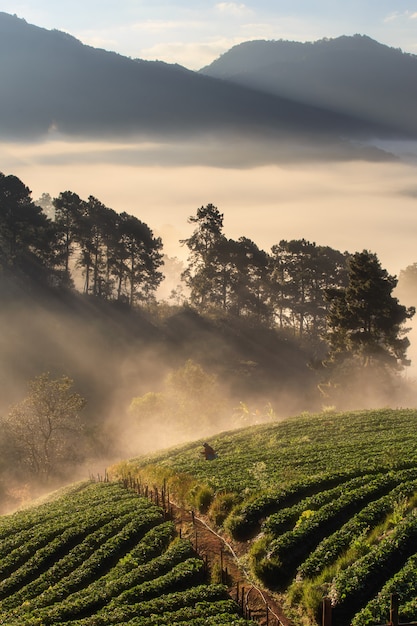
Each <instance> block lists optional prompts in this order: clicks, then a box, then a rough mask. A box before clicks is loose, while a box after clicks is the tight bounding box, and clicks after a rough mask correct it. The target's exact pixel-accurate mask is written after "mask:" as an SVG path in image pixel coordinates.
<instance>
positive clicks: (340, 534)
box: [112, 410, 417, 626]
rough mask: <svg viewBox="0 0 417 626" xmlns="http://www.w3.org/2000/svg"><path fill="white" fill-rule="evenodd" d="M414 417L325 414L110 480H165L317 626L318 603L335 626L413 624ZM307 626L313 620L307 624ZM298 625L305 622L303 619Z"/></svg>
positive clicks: (177, 454)
mask: <svg viewBox="0 0 417 626" xmlns="http://www.w3.org/2000/svg"><path fill="white" fill-rule="evenodd" d="M416 422H417V411H415V410H378V411H367V412H354V413H335V412H332V411H328V412H325V413H322V414H320V415H301V416H299V417H296V418H292V419H289V420H286V421H284V422H281V423H272V424H267V425H260V426H256V427H251V428H248V429H244V430H241V431H237V432H227V433H223V434H221V435H219V436H217V437H216V438H214V439H213V440H211V441H210V443H211V444H212V445H213V446H214V447H215V449H216V451H217V458H216V459H215V460H214V461H211V462H207V461H205V460H204V458H203V457H202V456H201V454H200V450H201V448H199V445H198V444H195V443H194V444H190V445H187V446H182V447H180V448H177V449H174V450H169V451H167V452H163V453H160V454H156V455H153V456H151V457H148V458H139V459H132V460H131V461H129V462H125V463H122V464H119V465H118V466H117V467H115V468H113V469H112V471H113V473H114V474H115V476H118V475H120V476H122V475H126V474H131V475H134V476H137V477H139V479H140V480H142V481H143V482H146V481H149V482H150V481H162V480H165V481H167V482H168V484H169V486H170V489H171V490H172V491H174V492H175V493H176V497H177V498H178V499H179V500H181V499H182V501H183V502H184V503H185V502H187V503H188V504H189V505H191V506H194V507H195V508H196V509H199V510H201V511H205V512H207V513H208V515H209V516H210V517H211V519H212V522H213V523H215V524H217V525H218V526H222V527H223V530H224V531H225V532H227V533H229V534H230V535H231V536H233V537H234V539H235V540H238V541H247V540H248V539H251V542H250V544H248V545H250V546H251V547H250V551H249V558H250V563H251V567H252V572H253V574H254V575H256V576H257V577H258V578H259V579H260V580H261V581H262V582H263V583H264V584H265V585H267V586H269V587H271V588H273V589H276V590H279V591H281V592H285V594H286V598H287V603H288V606H290V605H292V606H293V607H302V613H303V617H302V618H299V619H300V620H301V619H302V620H304V621H303V623H311V624H314V623H316V621H317V619H318V614H319V610H320V605H321V601H322V598H323V596H326V595H327V596H329V597H330V598H331V600H332V604H333V613H334V619H335V620H336V623H337V624H338V626H348V625H349V624H351V623H352V624H353V625H354V626H365V625H368V624H369V625H370V624H372V625H374V624H377V623H383V622H385V621H387V619H388V615H389V596H390V593H392V592H393V591H396V592H397V593H398V594H399V598H400V606H401V613H400V619H401V621H411V620H412V619H416V618H417V606H416V596H415V588H416V585H417V565H416V560H417V550H416V546H417V542H416V540H417V515H416V502H417V446H416V444H417V432H416ZM305 620H308V621H307V622H306V621H305ZM300 623H301V622H300Z"/></svg>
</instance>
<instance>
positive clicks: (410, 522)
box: [330, 511, 417, 619]
mask: <svg viewBox="0 0 417 626" xmlns="http://www.w3.org/2000/svg"><path fill="white" fill-rule="evenodd" d="M416 540H417V514H416V513H415V512H414V511H413V512H411V513H410V514H409V515H407V517H405V518H404V519H403V520H402V521H400V522H399V523H398V524H397V526H396V527H395V528H394V529H393V531H392V532H390V533H389V534H387V535H386V536H384V537H383V538H382V539H381V541H380V542H379V543H378V544H377V545H376V546H374V547H373V549H371V551H370V552H369V553H368V554H366V555H365V556H363V557H362V558H360V559H358V560H357V561H356V562H355V563H353V564H352V565H350V566H349V567H347V568H346V569H345V570H342V571H341V572H340V573H339V574H338V575H337V576H336V577H335V579H334V580H333V583H332V588H331V592H330V596H331V598H332V602H333V604H334V605H335V609H334V610H335V613H336V614H337V613H342V614H343V613H344V612H346V611H350V612H353V614H354V612H356V611H357V610H358V609H359V608H360V607H361V606H363V605H364V604H366V602H367V601H369V599H370V598H372V597H373V595H374V594H375V593H376V591H378V589H379V588H380V587H381V585H382V584H383V583H384V581H385V580H386V579H387V578H388V579H389V578H391V575H392V572H393V571H394V572H395V571H399V570H401V569H402V567H404V565H405V563H406V561H407V559H408V558H410V557H411V556H412V555H413V554H414V553H415V545H416ZM335 619H337V617H336V618H335Z"/></svg>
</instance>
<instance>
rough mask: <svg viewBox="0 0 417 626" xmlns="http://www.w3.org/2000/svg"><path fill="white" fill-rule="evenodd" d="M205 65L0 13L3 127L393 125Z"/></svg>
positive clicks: (261, 131)
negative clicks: (192, 67)
mask: <svg viewBox="0 0 417 626" xmlns="http://www.w3.org/2000/svg"><path fill="white" fill-rule="evenodd" d="M248 45H250V44H248ZM242 50H244V48H242ZM231 54H235V52H231ZM220 62H221V61H219V63H220ZM208 73H209V70H208V69H207V70H206V71H205V72H202V73H197V72H192V71H189V70H186V69H185V68H183V67H181V66H178V65H169V64H166V63H162V62H157V61H155V62H149V61H142V60H134V59H130V58H127V57H123V56H121V55H119V54H116V53H114V52H108V51H105V50H101V49H95V48H92V47H90V46H86V45H83V44H82V43H81V42H80V41H78V40H77V39H75V38H74V37H72V36H70V35H68V34H66V33H63V32H60V31H56V30H52V31H48V30H45V29H43V28H39V27H36V26H33V25H30V24H28V23H26V21H25V20H23V19H19V18H17V17H16V16H11V15H9V14H7V13H0V83H1V85H2V90H1V95H0V120H1V122H0V136H2V137H3V138H8V139H16V138H18V139H28V138H32V139H35V138H41V137H43V136H48V134H49V135H52V136H54V135H55V136H56V135H57V134H62V135H65V136H72V137H82V138H87V137H99V138H111V137H114V136H117V137H120V136H125V137H147V138H149V137H153V138H155V137H156V138H158V137H159V138H161V137H163V138H164V139H169V138H178V137H180V138H181V139H184V138H187V137H188V136H196V135H199V136H200V137H201V136H204V135H207V134H210V137H211V136H212V135H213V134H216V133H217V134H218V135H219V136H220V137H221V138H224V135H225V133H226V132H229V133H235V134H237V135H238V136H239V137H242V136H244V137H257V138H273V139H276V138H279V139H282V138H287V137H291V138H293V137H294V136H295V137H297V138H299V139H301V141H304V140H308V141H310V140H313V141H315V140H316V139H317V138H320V140H322V139H326V140H327V139H331V141H334V142H336V143H337V142H339V140H340V138H341V137H349V138H355V139H358V138H359V139H360V138H363V137H369V136H385V135H390V136H391V135H392V132H393V131H395V126H394V127H391V126H387V125H386V124H385V123H384V125H380V124H375V123H374V121H373V120H372V119H370V118H362V117H361V116H360V115H359V116H358V115H357V114H356V113H355V114H354V115H352V114H351V112H350V111H347V112H342V113H341V112H339V111H333V110H331V107H330V106H329V105H328V103H326V102H322V103H321V104H320V105H319V106H318V105H317V104H315V103H314V104H311V103H310V102H308V100H307V99H305V101H304V102H300V101H297V100H299V98H298V96H297V100H295V99H294V97H293V96H292V95H289V96H288V95H286V94H278V93H272V90H269V93H266V90H265V89H262V90H260V89H259V88H258V87H256V88H254V86H253V85H249V86H247V85H240V84H236V80H234V79H233V81H229V80H227V81H226V80H224V77H222V78H218V77H213V76H209V75H208Z"/></svg>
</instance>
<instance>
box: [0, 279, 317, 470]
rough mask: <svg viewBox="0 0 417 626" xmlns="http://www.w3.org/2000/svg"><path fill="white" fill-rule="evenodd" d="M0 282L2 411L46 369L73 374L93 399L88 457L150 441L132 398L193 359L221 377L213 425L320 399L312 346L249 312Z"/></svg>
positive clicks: (158, 427) (196, 429)
mask: <svg viewBox="0 0 417 626" xmlns="http://www.w3.org/2000/svg"><path fill="white" fill-rule="evenodd" d="M0 290H1V294H2V302H1V307H0V321H1V323H2V325H3V327H4V328H6V327H7V329H8V332H7V333H3V335H2V337H1V339H0V346H1V355H2V358H1V362H0V374H1V377H2V382H3V385H4V389H3V393H2V398H1V401H0V410H1V412H2V414H3V415H4V414H7V412H8V410H9V407H10V406H11V405H13V404H14V403H16V402H20V401H21V400H22V399H23V398H24V397H25V395H26V394H27V385H28V382H29V381H30V380H31V379H33V378H34V377H36V376H39V375H40V374H41V373H42V372H50V373H51V375H52V376H57V377H59V376H61V375H63V374H65V375H68V376H70V377H71V378H72V379H73V380H74V381H75V383H76V388H77V390H78V391H79V393H81V394H82V396H83V397H85V398H86V400H87V406H86V409H85V418H84V419H85V422H86V426H87V430H86V436H88V438H89V439H91V440H92V444H94V449H93V450H92V451H91V456H96V457H99V458H100V457H101V456H104V457H106V458H120V454H123V455H125V454H131V453H136V452H137V451H138V450H139V451H145V450H146V449H149V445H150V443H149V442H148V443H146V442H145V441H144V437H143V435H142V436H139V435H138V436H137V437H136V436H133V434H132V433H131V434H130V435H128V433H129V431H130V430H131V429H132V427H133V426H134V425H132V423H131V420H129V417H128V415H127V414H126V411H127V408H128V406H129V404H130V402H131V401H132V399H133V398H134V397H137V396H141V395H143V394H146V393H148V392H158V391H160V390H161V388H162V386H163V383H164V380H165V378H166V377H167V375H168V374H170V373H171V372H172V371H174V370H176V369H177V368H181V367H183V366H184V364H185V363H186V362H187V360H189V359H191V360H192V361H194V362H196V363H199V364H201V366H202V367H203V368H204V369H205V371H207V372H208V373H209V374H211V375H215V376H217V378H218V380H219V390H218V393H219V397H218V402H219V405H220V404H221V406H222V410H221V412H219V413H218V423H217V424H213V425H212V427H211V429H210V432H215V431H216V429H222V428H230V427H231V426H232V422H231V419H232V416H233V413H234V409H235V407H236V406H238V405H239V403H240V402H245V403H247V404H249V405H251V406H254V407H259V408H263V407H264V406H265V405H266V404H267V403H268V402H271V403H274V406H275V408H276V410H277V411H279V413H280V414H282V415H287V414H289V413H291V412H297V411H301V410H304V409H306V408H307V407H309V406H315V402H319V400H320V399H319V397H318V392H317V388H316V375H315V373H314V372H313V371H312V370H311V369H309V368H308V366H307V363H308V361H309V360H310V359H311V357H312V355H313V347H312V346H310V347H309V346H308V345H301V344H300V343H299V342H298V341H297V340H296V339H295V338H293V337H291V336H289V335H288V334H285V333H280V332H278V331H276V330H272V329H267V328H263V327H261V326H257V325H254V324H253V323H251V321H250V320H244V319H242V320H240V321H239V320H236V319H235V318H234V317H227V316H226V317H224V318H222V317H220V316H219V317H218V318H217V319H216V318H209V317H204V316H201V315H199V314H197V313H196V312H195V311H193V310H192V309H188V308H187V307H185V308H178V307H173V308H172V309H171V310H169V309H168V310H167V311H165V313H164V315H160V314H159V313H158V310H157V308H155V310H154V311H150V312H148V311H146V310H145V309H138V310H132V309H130V308H129V307H126V306H123V305H122V304H120V303H117V302H106V301H104V300H101V299H99V298H96V297H94V296H87V295H83V294H77V293H74V292H71V291H69V292H62V291H60V290H59V291H57V292H55V291H42V290H41V289H39V290H37V291H32V292H31V291H30V289H29V288H28V287H26V288H24V287H23V286H20V288H19V287H18V283H17V281H15V283H14V284H13V286H12V287H10V286H9V288H7V287H6V286H5V284H4V283H3V282H0ZM314 398H316V400H315V399H314ZM193 422H194V425H193V432H192V433H191V438H194V437H199V436H200V435H201V436H204V431H203V426H202V424H198V423H195V420H194V419H193ZM153 429H154V435H153V438H154V439H155V438H156V431H158V432H160V433H166V432H167V429H166V425H164V424H163V423H161V424H159V421H158V419H157V418H156V417H155V418H154V421H153ZM208 434H209V433H208V432H207V431H206V436H208ZM179 436H180V433H179V431H178V432H177V434H175V433H172V438H171V441H172V443H176V442H178V441H180V440H183V439H181V438H180V439H178V437H179ZM145 443H146V446H145ZM156 445H158V444H156ZM164 445H169V441H166V442H164ZM126 446H127V448H126ZM126 450H127V452H126ZM4 471H6V470H5V468H4Z"/></svg>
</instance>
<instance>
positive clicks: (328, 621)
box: [322, 598, 332, 626]
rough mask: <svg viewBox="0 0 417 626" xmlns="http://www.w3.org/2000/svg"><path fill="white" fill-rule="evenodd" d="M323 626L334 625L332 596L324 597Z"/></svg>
mask: <svg viewBox="0 0 417 626" xmlns="http://www.w3.org/2000/svg"><path fill="white" fill-rule="evenodd" d="M322 626H332V603H331V600H330V598H323V620H322Z"/></svg>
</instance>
